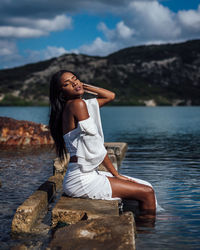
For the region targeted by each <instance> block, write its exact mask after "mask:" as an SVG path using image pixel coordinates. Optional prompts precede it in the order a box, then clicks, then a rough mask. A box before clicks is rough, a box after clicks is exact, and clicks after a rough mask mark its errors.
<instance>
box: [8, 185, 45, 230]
mask: <svg viewBox="0 0 200 250" xmlns="http://www.w3.org/2000/svg"><path fill="white" fill-rule="evenodd" d="M47 205H48V194H47V192H45V191H42V190H37V191H36V192H34V193H33V194H32V195H31V196H29V198H28V199H26V200H25V201H24V203H23V204H22V205H21V206H19V207H18V208H17V211H16V213H15V215H14V218H13V221H12V232H15V233H30V232H31V229H32V227H33V225H34V224H35V222H36V220H37V219H38V217H39V215H40V214H41V213H42V212H43V211H44V210H46V209H47Z"/></svg>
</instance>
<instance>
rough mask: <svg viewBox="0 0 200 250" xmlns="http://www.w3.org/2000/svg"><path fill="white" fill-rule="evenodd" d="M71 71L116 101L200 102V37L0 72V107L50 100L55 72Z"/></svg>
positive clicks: (175, 103) (61, 59) (75, 57)
mask: <svg viewBox="0 0 200 250" xmlns="http://www.w3.org/2000/svg"><path fill="white" fill-rule="evenodd" d="M60 69H68V70H71V71H73V72H74V73H77V74H78V75H79V77H80V79H81V80H82V81H84V82H87V83H90V84H94V85H97V86H100V87H103V88H107V89H109V90H111V91H114V92H115V93H116V99H115V100H114V102H113V103H112V105H146V104H147V103H148V101H150V100H152V101H153V102H154V103H155V104H156V105H200V98H199V96H200V70H199V69H200V40H193V41H187V42H184V43H176V44H163V45H148V46H136V47H130V48H125V49H122V50H120V51H118V52H115V53H113V54H110V55H109V56H107V57H93V56H87V55H76V54H65V55H63V56H60V57H58V58H52V59H50V60H47V61H43V62H38V63H33V64H28V65H25V66H22V67H17V68H13V69H6V70H0V81H1V84H0V100H1V101H0V105H39V104H42V105H44V104H48V93H49V80H50V78H51V76H52V74H53V73H55V72H56V71H58V70H60Z"/></svg>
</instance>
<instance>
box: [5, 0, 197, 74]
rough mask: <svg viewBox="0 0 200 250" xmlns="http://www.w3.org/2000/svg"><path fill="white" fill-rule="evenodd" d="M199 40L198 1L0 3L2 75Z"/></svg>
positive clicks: (15, 0)
mask: <svg viewBox="0 0 200 250" xmlns="http://www.w3.org/2000/svg"><path fill="white" fill-rule="evenodd" d="M191 39H200V0H74V1H72V0H70V1H69V0H1V4H0V69H6V68H12V67H17V66H21V65H24V64H27V63H33V62H38V61H42V60H47V59H50V58H52V57H57V56H60V55H62V54H65V53H76V54H79V53H81V54H87V55H95V56H106V55H108V54H110V53H113V52H115V51H118V50H120V49H123V48H126V47H131V46H137V45H148V44H163V43H177V42H183V41H186V40H191Z"/></svg>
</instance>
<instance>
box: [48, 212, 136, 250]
mask: <svg viewBox="0 0 200 250" xmlns="http://www.w3.org/2000/svg"><path fill="white" fill-rule="evenodd" d="M133 226H134V219H133V215H132V213H130V212H129V213H125V214H123V215H121V216H118V217H116V216H105V217H104V216H102V217H100V218H96V219H90V220H86V221H79V222H77V223H76V224H74V225H70V226H65V227H63V228H60V229H58V230H57V231H56V232H55V234H54V236H53V240H52V241H51V242H50V244H49V248H47V249H52V250H54V249H60V250H64V249H67V250H74V249H76V250H79V249H80V250H83V249H87V250H93V249H97V250H98V249H99V250H101V249H104V250H110V249H116V250H117V249H123V250H133V249H135V235H134V227H133Z"/></svg>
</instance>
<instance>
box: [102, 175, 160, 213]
mask: <svg viewBox="0 0 200 250" xmlns="http://www.w3.org/2000/svg"><path fill="white" fill-rule="evenodd" d="M107 178H108V179H109V181H110V184H111V188H112V197H113V198H114V197H119V198H126V199H134V200H137V201H139V204H140V209H141V210H142V211H146V212H148V213H149V214H152V215H153V214H155V211H156V202H155V195H154V190H153V188H152V187H150V186H147V185H143V184H139V183H136V182H131V181H126V180H121V179H118V178H116V177H108V176H107Z"/></svg>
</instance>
